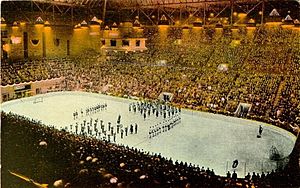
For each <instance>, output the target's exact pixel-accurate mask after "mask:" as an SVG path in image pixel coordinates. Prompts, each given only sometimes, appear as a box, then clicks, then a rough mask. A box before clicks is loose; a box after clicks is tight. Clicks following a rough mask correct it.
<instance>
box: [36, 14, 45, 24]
mask: <svg viewBox="0 0 300 188" xmlns="http://www.w3.org/2000/svg"><path fill="white" fill-rule="evenodd" d="M35 24H44V20H43V19H42V17H40V16H39V17H38V18H37V19H36V20H35Z"/></svg>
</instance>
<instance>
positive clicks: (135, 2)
mask: <svg viewBox="0 0 300 188" xmlns="http://www.w3.org/2000/svg"><path fill="white" fill-rule="evenodd" d="M29 1H33V2H39V3H52V4H55V5H65V6H79V7H88V8H95V7H102V6H104V4H106V6H107V8H108V9H109V8H112V9H114V8H120V7H121V8H134V7H143V8H147V7H148V8H155V7H171V8H180V7H182V6H189V7H199V6H204V5H205V4H206V5H207V4H212V5H217V4H230V3H241V4H254V3H259V2H262V1H263V0H29ZM264 1H265V2H293V1H294V2H298V3H300V0H264Z"/></svg>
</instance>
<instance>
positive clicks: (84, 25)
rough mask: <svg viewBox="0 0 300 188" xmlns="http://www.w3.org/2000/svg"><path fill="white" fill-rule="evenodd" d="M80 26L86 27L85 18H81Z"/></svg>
mask: <svg viewBox="0 0 300 188" xmlns="http://www.w3.org/2000/svg"><path fill="white" fill-rule="evenodd" d="M80 25H81V27H87V26H88V24H87V22H86V21H85V20H83V21H82V22H81V23H80Z"/></svg>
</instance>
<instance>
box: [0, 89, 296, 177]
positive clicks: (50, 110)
mask: <svg viewBox="0 0 300 188" xmlns="http://www.w3.org/2000/svg"><path fill="white" fill-rule="evenodd" d="M40 97H42V99H43V102H39V103H34V101H35V100H37V99H36V98H40ZM131 102H134V100H130V99H123V98H117V97H112V96H106V95H101V94H94V93H84V92H59V93H48V94H44V95H37V96H34V97H29V98H23V99H18V100H13V101H9V102H5V103H3V104H2V110H4V111H6V112H10V111H11V112H13V113H17V114H20V115H24V116H26V117H30V118H32V119H36V120H41V121H42V123H44V124H45V125H54V126H55V127H56V128H58V129H61V128H64V127H66V126H67V127H69V125H70V124H73V125H75V122H79V124H80V122H82V121H83V119H85V120H87V121H89V120H90V118H93V120H94V119H96V118H98V119H99V120H100V119H102V120H103V121H104V124H105V125H107V122H112V125H113V126H115V125H116V121H117V118H118V115H119V114H120V115H121V116H122V118H121V123H122V124H123V125H124V126H128V125H130V124H132V123H133V124H135V123H137V124H138V125H139V127H138V134H132V135H131V134H129V135H128V136H127V137H125V138H124V139H121V138H120V135H117V140H116V142H117V143H120V144H124V145H128V146H130V147H136V148H139V149H143V150H144V151H150V152H155V153H161V155H162V156H165V157H168V158H170V157H172V159H173V161H175V160H179V161H186V162H188V163H192V164H196V165H199V166H200V167H202V166H204V167H205V168H207V167H209V168H210V169H214V171H215V173H216V174H219V175H225V174H226V172H227V171H231V172H232V171H233V169H232V167H231V166H232V161H233V160H235V159H238V161H239V165H238V167H237V168H236V169H235V170H236V172H237V174H238V176H239V177H244V176H245V173H248V172H251V173H252V172H253V171H255V172H258V173H261V172H262V171H264V172H267V171H271V170H272V169H275V168H276V163H275V162H274V161H270V160H269V151H270V148H271V147H272V146H275V147H276V148H277V149H278V151H279V152H280V153H281V154H282V155H283V156H288V155H289V154H290V153H291V151H292V149H293V147H294V144H295V141H296V138H295V136H293V135H292V134H291V133H289V132H287V131H285V130H283V129H280V128H278V127H275V126H272V125H267V124H265V123H261V122H256V121H251V120H245V119H239V118H234V117H228V116H223V115H216V114H210V113H204V112H196V111H191V110H183V111H182V113H181V118H182V120H181V123H180V124H179V125H176V126H175V127H174V128H173V129H171V130H170V131H168V132H164V133H162V134H160V135H159V136H157V137H154V138H152V139H149V138H148V132H149V127H150V126H153V125H155V124H156V123H158V122H161V121H162V119H163V118H162V117H161V116H160V117H158V118H157V117H156V116H154V115H151V116H150V117H148V118H146V120H144V118H143V117H142V116H141V115H140V113H136V114H134V113H133V112H129V110H128V105H129V103H131ZM99 103H101V104H103V103H107V105H108V107H107V110H104V111H100V112H98V113H95V114H93V115H90V116H84V117H81V115H80V109H84V111H85V108H86V107H90V106H94V105H96V104H99ZM75 110H77V111H78V112H79V119H77V120H74V119H73V112H74V111H75ZM259 125H262V126H263V128H264V130H263V133H262V138H256V135H257V132H258V127H259ZM115 130H116V129H115Z"/></svg>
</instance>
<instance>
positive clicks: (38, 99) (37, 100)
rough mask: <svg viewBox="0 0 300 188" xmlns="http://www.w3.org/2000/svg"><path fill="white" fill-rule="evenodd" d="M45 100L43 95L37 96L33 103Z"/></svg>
mask: <svg viewBox="0 0 300 188" xmlns="http://www.w3.org/2000/svg"><path fill="white" fill-rule="evenodd" d="M43 101H44V98H43V97H36V98H35V99H34V100H33V104H36V103H40V102H43Z"/></svg>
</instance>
